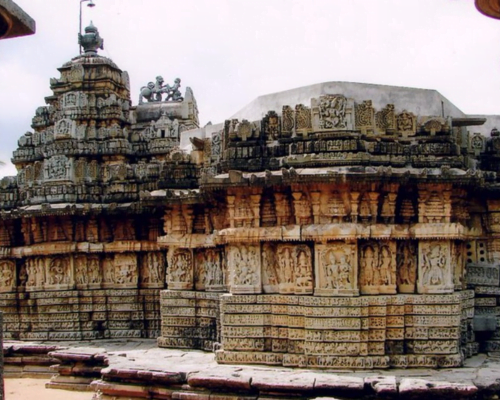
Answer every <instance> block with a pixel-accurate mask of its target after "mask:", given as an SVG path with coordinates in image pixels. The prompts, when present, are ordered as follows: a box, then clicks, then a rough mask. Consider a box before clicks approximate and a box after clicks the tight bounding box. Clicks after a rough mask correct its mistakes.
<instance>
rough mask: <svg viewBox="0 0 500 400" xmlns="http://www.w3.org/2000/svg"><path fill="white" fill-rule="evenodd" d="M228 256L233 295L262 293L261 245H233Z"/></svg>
mask: <svg viewBox="0 0 500 400" xmlns="http://www.w3.org/2000/svg"><path fill="white" fill-rule="evenodd" d="M228 254H229V260H228V261H229V263H228V266H229V268H230V270H229V274H230V280H231V283H230V286H231V287H230V290H231V293H233V294H244V293H261V291H262V283H261V259H260V245H231V246H229V248H228Z"/></svg>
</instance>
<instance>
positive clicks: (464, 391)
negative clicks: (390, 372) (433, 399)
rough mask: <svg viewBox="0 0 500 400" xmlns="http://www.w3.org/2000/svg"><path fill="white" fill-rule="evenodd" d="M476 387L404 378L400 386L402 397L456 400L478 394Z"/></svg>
mask: <svg viewBox="0 0 500 400" xmlns="http://www.w3.org/2000/svg"><path fill="white" fill-rule="evenodd" d="M477 390H478V388H477V387H476V386H474V385H470V384H463V383H450V382H437V381H427V380H424V379H414V378H403V379H401V383H400V384H399V393H400V395H401V396H412V397H416V396H419V397H420V396H439V398H442V399H444V398H450V399H454V398H457V397H471V396H473V395H474V394H475V393H476V392H477Z"/></svg>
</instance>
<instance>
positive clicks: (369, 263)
mask: <svg viewBox="0 0 500 400" xmlns="http://www.w3.org/2000/svg"><path fill="white" fill-rule="evenodd" d="M361 268H362V270H363V272H364V275H363V278H364V281H363V284H364V285H366V286H371V285H373V275H374V270H375V252H374V251H373V248H372V246H367V247H365V249H364V254H363V258H362V259H361Z"/></svg>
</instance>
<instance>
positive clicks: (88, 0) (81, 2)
mask: <svg viewBox="0 0 500 400" xmlns="http://www.w3.org/2000/svg"><path fill="white" fill-rule="evenodd" d="M85 2H88V3H89V4H87V7H90V8H92V7H95V4H94V1H93V0H80V35H81V34H82V4H83V3H85ZM80 54H82V45H80Z"/></svg>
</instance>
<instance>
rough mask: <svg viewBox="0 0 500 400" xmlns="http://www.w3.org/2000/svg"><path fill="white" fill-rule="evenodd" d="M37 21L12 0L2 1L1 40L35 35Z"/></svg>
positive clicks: (0, 5) (0, 10)
mask: <svg viewBox="0 0 500 400" xmlns="http://www.w3.org/2000/svg"><path fill="white" fill-rule="evenodd" d="M35 30H36V25H35V20H34V19H33V18H31V17H30V16H29V15H28V14H26V12H24V11H23V10H22V9H21V7H19V6H18V5H17V4H16V3H14V2H13V1H12V0H0V39H10V38H14V37H19V36H27V35H32V34H34V33H35Z"/></svg>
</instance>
